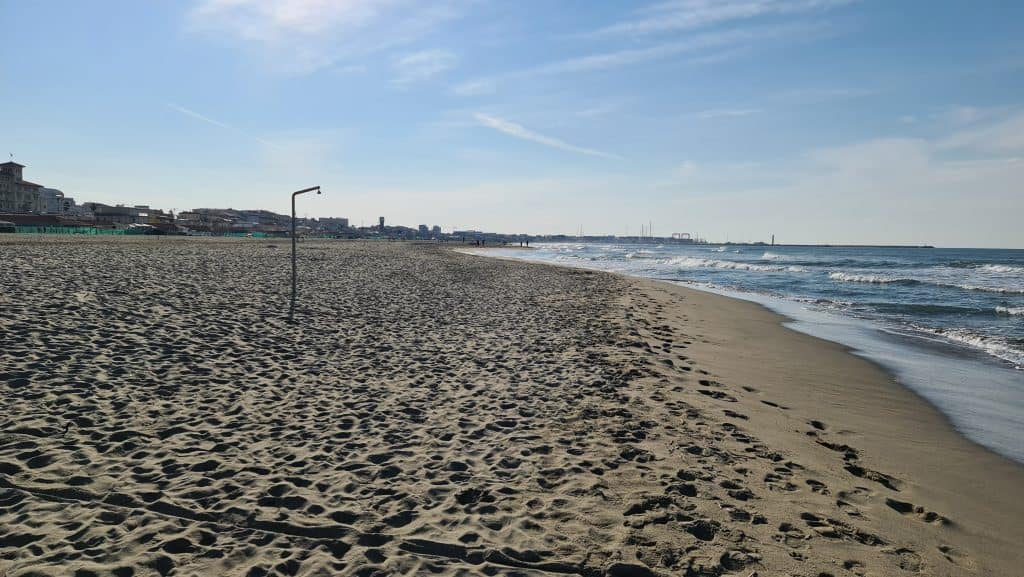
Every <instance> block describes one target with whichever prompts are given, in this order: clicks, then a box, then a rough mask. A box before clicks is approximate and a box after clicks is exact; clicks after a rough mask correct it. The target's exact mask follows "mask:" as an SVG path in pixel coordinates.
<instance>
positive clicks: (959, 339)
mask: <svg viewBox="0 0 1024 577" xmlns="http://www.w3.org/2000/svg"><path fill="white" fill-rule="evenodd" d="M917 328H918V330H921V331H924V332H926V333H931V334H933V335H936V336H939V337H942V338H944V339H946V340H950V341H953V342H956V343H960V344H964V345H968V346H970V347H974V348H977V349H981V350H983V351H985V352H986V353H988V354H990V355H992V356H993V357H997V358H1000V359H1003V360H1004V361H1009V362H1010V363H1012V364H1013V365H1014V366H1015V367H1016V368H1018V369H1021V368H1024V353H1022V352H1021V351H1020V350H1018V349H1015V348H1013V347H1012V346H1010V345H1009V344H1007V343H1006V342H1005V341H1003V340H1002V339H1000V338H998V337H986V336H984V335H979V334H978V333H975V332H972V331H969V330H967V329H932V328H926V327H917Z"/></svg>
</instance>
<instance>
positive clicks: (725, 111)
mask: <svg viewBox="0 0 1024 577" xmlns="http://www.w3.org/2000/svg"><path fill="white" fill-rule="evenodd" d="M758 112H761V111H760V110H758V109H756V108H719V109H713V110H704V111H702V112H698V113H697V114H696V116H697V118H700V119H704V120H708V119H712V118H738V117H741V116H750V115H751V114H757V113H758Z"/></svg>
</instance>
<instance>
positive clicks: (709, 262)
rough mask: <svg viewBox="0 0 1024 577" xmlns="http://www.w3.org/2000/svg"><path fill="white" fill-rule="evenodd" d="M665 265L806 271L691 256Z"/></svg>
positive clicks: (761, 270)
mask: <svg viewBox="0 0 1024 577" xmlns="http://www.w3.org/2000/svg"><path fill="white" fill-rule="evenodd" d="M665 264H668V265H674V266H678V267H682V268H721V269H730V270H749V271H757V272H806V271H807V269H805V268H803V267H799V266H782V265H765V264H753V263H749V262H738V261H734V260H716V259H710V258H697V257H692V256H684V257H675V258H670V259H668V260H667V261H666V262H665Z"/></svg>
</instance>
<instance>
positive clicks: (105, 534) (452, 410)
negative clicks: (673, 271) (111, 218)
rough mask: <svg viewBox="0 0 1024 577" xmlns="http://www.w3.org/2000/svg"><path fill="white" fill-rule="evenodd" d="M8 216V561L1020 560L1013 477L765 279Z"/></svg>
mask: <svg viewBox="0 0 1024 577" xmlns="http://www.w3.org/2000/svg"><path fill="white" fill-rule="evenodd" d="M300 253H301V259H300V275H301V280H300V285H301V288H300V298H299V305H298V307H297V319H298V321H299V322H298V323H297V324H295V325H290V324H288V323H287V322H286V318H285V316H286V314H287V305H288V286H289V285H288V278H289V277H288V273H289V246H288V243H287V242H286V241H277V242H272V241H256V240H252V239H245V240H242V239H239V240H220V239H172V238H121V239H87V238H73V239H68V238H58V237H51V238H41V237H24V236H4V237H0V287H2V289H0V345H2V348H0V391H2V393H3V396H2V397H0V575H4V576H6V577H13V576H15V575H78V576H87V575H115V576H118V577H121V576H127V575H267V574H275V575H277V574H279V575H339V574H341V575H365V576H369V575H395V574H404V575H426V574H432V575H476V574H486V575H537V576H540V575H551V574H568V575H584V576H598V575H609V576H625V575H641V576H642V575H691V576H720V575H741V576H744V577H746V576H749V575H751V574H757V575H762V576H764V575H800V576H812V577H813V576H822V575H833V576H840V575H913V574H919V575H1017V574H1019V573H1020V571H1019V569H1018V568H1019V567H1021V566H1022V561H1024V558H1022V553H1021V550H1020V547H1019V544H1020V543H1022V542H1024V524H1022V522H1021V519H1024V516H1022V515H1024V505H1022V502H1024V500H1022V499H1020V496H1019V493H1018V492H1019V490H1020V488H1021V487H1024V472H1022V468H1021V467H1020V466H1018V465H1016V464H1013V463H1010V462H1008V461H1006V460H1005V459H1002V458H1000V457H997V456H994V455H992V454H991V453H988V452H986V451H984V450H983V449H981V448H979V447H977V446H975V445H973V444H971V443H969V442H967V441H965V440H963V439H962V438H961V437H959V436H958V435H957V434H956V433H955V432H954V431H952V429H951V428H950V427H949V425H948V423H947V422H946V421H945V420H944V419H943V418H942V416H941V415H940V414H938V413H937V412H936V411H935V410H934V409H932V408H931V407H930V406H928V405H927V404H926V403H924V402H923V401H922V400H920V399H919V398H917V397H915V396H914V395H912V394H911V393H909V392H908V391H906V390H905V389H903V388H901V387H899V386H898V385H896V384H895V383H893V381H892V379H891V377H889V376H888V375H886V374H885V373H884V372H883V371H881V370H879V369H878V368H876V367H875V366H873V365H871V364H870V363H868V362H867V361H864V360H863V359H860V358H858V357H855V356H853V355H851V354H849V353H848V352H847V351H845V350H843V349H842V348H841V347H838V346H836V345H833V344H830V343H826V342H823V341H819V340H816V339H813V338H811V337H807V336H804V335H801V334H799V333H795V332H793V331H790V330H788V329H785V328H783V327H782V326H781V324H780V323H781V321H782V320H783V319H780V318H779V317H777V316H776V315H773V314H771V313H769V312H767V311H765V310H764V309H761V308H760V307H757V306H756V305H753V304H750V303H744V302H740V301H735V300H731V299H727V298H724V297H719V296H716V295H709V294H705V293H698V292H695V291H690V290H687V289H683V288H679V287H673V286H670V285H666V284H660V283H654V282H647V281H638V280H632V279H627V278H624V277H619V276H614V275H609V274H602V273H594V272H589V271H582V270H568V269H561V268H557V267H551V266H546V265H539V264H527V263H522V262H511V261H505V260H498V259H491V258H485V257H480V256H472V255H465V254H458V253H455V252H453V251H451V250H448V249H446V248H443V247H434V246H423V245H405V244H400V243H361V242H303V243H301V245H300Z"/></svg>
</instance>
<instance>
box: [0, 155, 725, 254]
mask: <svg viewBox="0 0 1024 577" xmlns="http://www.w3.org/2000/svg"><path fill="white" fill-rule="evenodd" d="M24 172H25V165H22V164H18V163H17V162H13V161H10V162H5V163H3V164H0V232H21V233H47V234H93V235H96V234H144V235H188V236H242V237H254V238H260V237H287V236H290V235H291V226H292V221H291V217H290V216H289V215H285V214H278V213H275V212H271V211H269V210H263V209H235V208H193V209H189V210H181V211H178V212H174V211H172V210H163V209H159V208H153V207H151V206H147V205H127V204H116V205H109V204H104V203H101V202H88V201H86V202H78V201H77V200H76V199H75V198H74V197H72V196H69V195H66V194H64V192H62V191H61V190H58V189H56V188H50V187H47V186H44V185H42V184H36V183H34V182H31V181H28V180H25V178H24ZM295 230H296V234H297V235H301V236H316V237H328V238H343V239H388V240H421V241H423V240H430V241H458V242H471V243H483V244H486V243H492V244H499V243H502V244H505V243H524V244H526V243H528V242H567V241H574V242H618V243H624V242H625V243H631V242H632V243H672V244H704V243H705V241H704V240H703V239H700V238H698V237H695V236H694V237H691V236H690V235H689V234H688V233H675V234H672V235H670V236H655V235H653V234H650V232H649V228H648V232H647V233H646V234H643V233H642V234H639V235H635V236H628V235H627V236H614V235H584V234H583V231H582V230H578V231H577V233H576V234H570V235H566V234H548V235H535V234H525V233H498V232H485V231H481V230H474V229H454V228H453V229H452V230H448V231H443V230H442V229H441V227H440V226H438V225H433V226H431V225H426V224H421V225H418V226H416V227H410V226H401V225H394V224H388V223H387V221H386V219H385V217H383V216H381V217H379V218H378V219H377V221H376V222H374V223H372V224H370V225H367V226H353V225H352V224H351V223H350V222H349V219H348V218H343V217H330V218H327V217H322V218H305V217H303V218H296V219H295ZM640 230H644V229H643V225H641V227H640Z"/></svg>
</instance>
